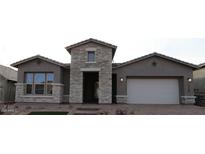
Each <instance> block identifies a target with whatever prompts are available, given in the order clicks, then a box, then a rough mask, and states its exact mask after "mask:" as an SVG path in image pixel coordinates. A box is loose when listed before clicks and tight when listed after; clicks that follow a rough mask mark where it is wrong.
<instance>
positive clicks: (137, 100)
mask: <svg viewBox="0 0 205 154" xmlns="http://www.w3.org/2000/svg"><path fill="white" fill-rule="evenodd" d="M127 94H128V103H130V104H179V83H178V80H177V79H128V80H127Z"/></svg>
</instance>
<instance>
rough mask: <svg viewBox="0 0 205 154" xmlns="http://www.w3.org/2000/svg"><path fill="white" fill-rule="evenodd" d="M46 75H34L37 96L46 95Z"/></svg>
mask: <svg viewBox="0 0 205 154" xmlns="http://www.w3.org/2000/svg"><path fill="white" fill-rule="evenodd" d="M45 76H46V74H45V73H35V74H34V78H35V80H34V84H35V94H44V93H45V91H44V90H45V80H46V78H45Z"/></svg>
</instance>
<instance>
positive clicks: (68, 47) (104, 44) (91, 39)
mask: <svg viewBox="0 0 205 154" xmlns="http://www.w3.org/2000/svg"><path fill="white" fill-rule="evenodd" d="M90 42H94V43H97V44H100V45H103V46H106V47H109V48H112V52H113V57H114V54H115V51H116V49H117V46H115V45H113V44H110V43H106V42H103V41H100V40H97V39H93V38H89V39H87V40H84V41H81V42H78V43H75V44H72V45H70V46H67V47H65V49H66V50H67V51H68V52H69V53H70V52H71V50H72V49H73V48H76V47H78V46H81V45H84V44H87V43H90Z"/></svg>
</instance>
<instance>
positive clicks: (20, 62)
mask: <svg viewBox="0 0 205 154" xmlns="http://www.w3.org/2000/svg"><path fill="white" fill-rule="evenodd" d="M35 59H41V60H43V61H46V62H48V63H52V64H55V65H58V66H61V67H65V65H64V64H63V63H60V62H58V61H55V60H52V59H50V58H46V57H43V56H41V55H36V56H33V57H30V58H27V59H23V60H21V61H18V62H16V63H13V64H11V66H13V67H17V68H18V66H19V65H21V64H24V63H26V62H29V61H32V60H35Z"/></svg>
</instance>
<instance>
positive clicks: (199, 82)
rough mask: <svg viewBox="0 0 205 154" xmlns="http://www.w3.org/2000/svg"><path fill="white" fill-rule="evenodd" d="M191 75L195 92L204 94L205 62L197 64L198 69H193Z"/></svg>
mask: <svg viewBox="0 0 205 154" xmlns="http://www.w3.org/2000/svg"><path fill="white" fill-rule="evenodd" d="M193 76H194V90H195V93H204V94H205V63H204V64H200V65H199V69H197V70H195V71H194V73H193Z"/></svg>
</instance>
